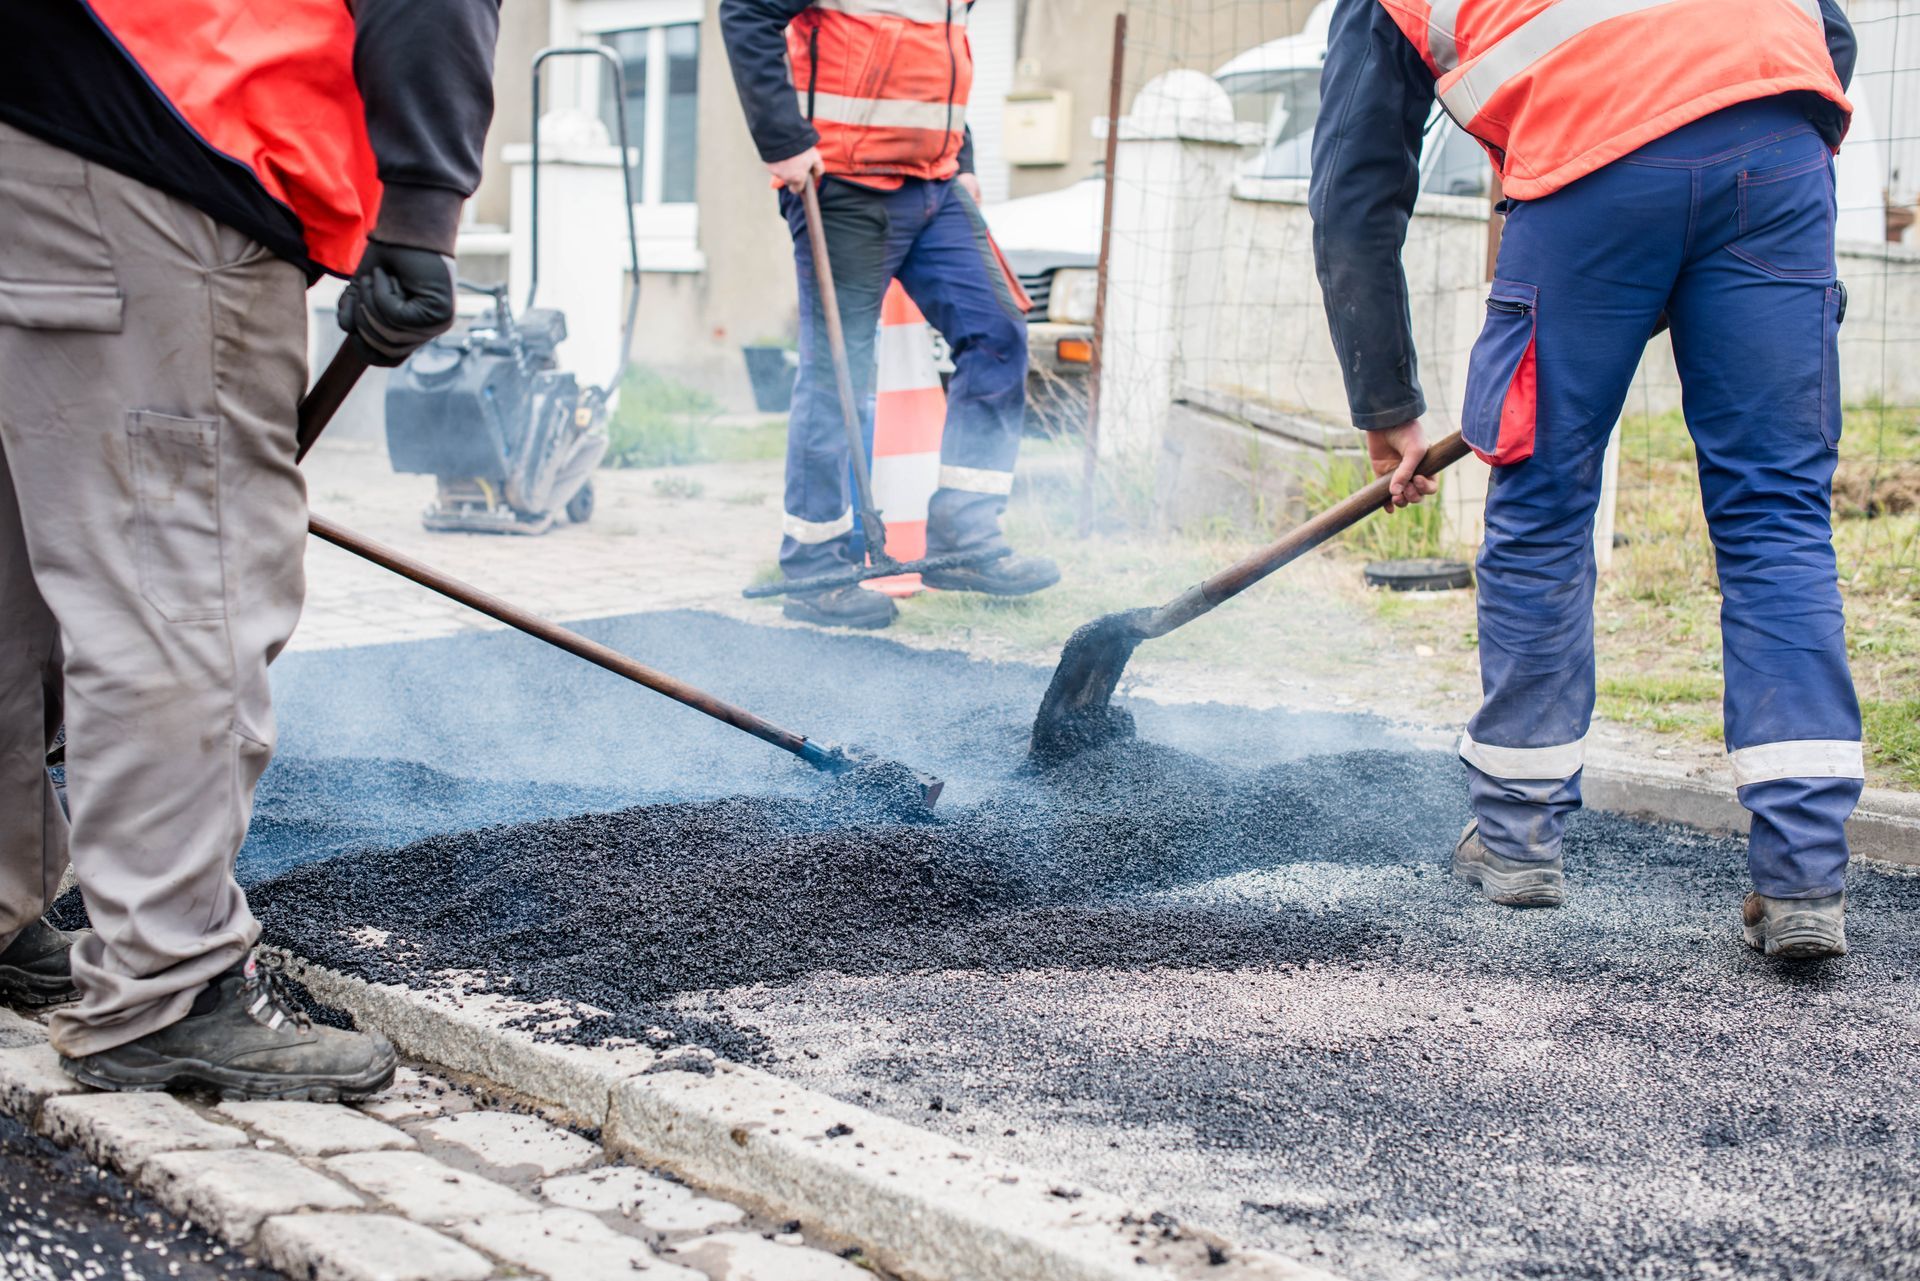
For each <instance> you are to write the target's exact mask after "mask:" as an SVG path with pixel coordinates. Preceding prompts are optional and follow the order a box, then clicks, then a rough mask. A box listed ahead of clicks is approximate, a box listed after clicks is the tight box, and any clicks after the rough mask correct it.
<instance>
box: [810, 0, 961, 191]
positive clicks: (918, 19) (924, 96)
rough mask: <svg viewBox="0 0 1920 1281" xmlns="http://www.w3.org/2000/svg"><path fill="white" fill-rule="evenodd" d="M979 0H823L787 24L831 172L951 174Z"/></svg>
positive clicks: (868, 176) (880, 176)
mask: <svg viewBox="0 0 1920 1281" xmlns="http://www.w3.org/2000/svg"><path fill="white" fill-rule="evenodd" d="M970 3H971V0H814V3H813V4H812V5H810V6H809V7H808V8H807V9H805V10H804V11H803V12H802V13H801V14H800V15H799V16H798V17H796V18H795V19H794V20H793V21H792V22H791V23H790V24H788V26H787V55H788V59H789V61H790V62H791V64H792V67H793V79H794V88H795V89H796V91H797V92H798V94H799V100H800V111H801V114H802V115H805V116H806V117H807V118H808V119H809V120H810V121H811V122H812V123H813V126H814V128H815V129H816V130H818V131H819V134H820V144H819V145H820V156H821V160H822V162H823V163H824V164H825V166H826V170H827V172H828V173H830V174H842V175H847V176H854V177H860V178H862V179H865V180H867V181H869V182H876V185H884V183H885V181H886V180H888V179H901V178H934V179H940V178H950V177H952V176H953V174H954V172H955V171H956V170H958V169H959V167H960V164H959V162H960V148H961V146H962V145H963V144H964V142H965V140H966V134H965V129H966V119H967V110H966V108H967V95H968V92H969V91H970V90H971V88H972V85H973V54H972V52H971V49H970V47H969V45H968V43H967V30H966V19H967V11H968V9H969V7H970Z"/></svg>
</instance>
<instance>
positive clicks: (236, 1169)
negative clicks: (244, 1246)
mask: <svg viewBox="0 0 1920 1281" xmlns="http://www.w3.org/2000/svg"><path fill="white" fill-rule="evenodd" d="M141 1181H142V1183H143V1185H144V1186H145V1187H146V1188H147V1190H148V1191H150V1192H151V1193H152V1194H153V1195H154V1198H155V1199H156V1200H158V1201H159V1202H160V1204H162V1205H164V1206H166V1207H167V1208H168V1209H170V1210H172V1211H173V1212H174V1213H176V1214H184V1215H186V1216H187V1217H188V1218H190V1219H192V1220H193V1221H194V1222H195V1223H198V1224H200V1225H201V1226H202V1227H204V1228H206V1229H207V1230H208V1231H210V1232H213V1233H215V1234H217V1235H218V1236H220V1237H223V1238H224V1239H226V1240H228V1241H233V1242H241V1243H244V1242H249V1241H251V1240H253V1236H254V1233H256V1232H258V1231H259V1230H260V1225H261V1224H262V1223H264V1222H265V1221H266V1220H268V1219H270V1218H272V1217H273V1216H275V1215H278V1214H292V1213H293V1212H295V1211H297V1210H353V1209H358V1208H359V1207H360V1206H361V1205H362V1204H363V1203H362V1202H361V1200H360V1198H359V1197H357V1196H355V1195H354V1194H353V1193H352V1192H350V1191H348V1190H347V1189H346V1188H344V1187H342V1186H341V1185H340V1184H338V1183H336V1182H334V1181H333V1180H332V1179H329V1178H328V1177H327V1176H326V1175H324V1174H321V1173H319V1172H317V1171H315V1170H311V1169H308V1168H307V1167H306V1166H304V1165H302V1164H300V1162H299V1161H297V1160H295V1159H294V1158H293V1157H290V1156H288V1155H286V1154H285V1153H284V1152H262V1151H259V1150H258V1149H252V1148H233V1149H229V1150H225V1151H217V1152H162V1153H160V1154H159V1155H157V1156H155V1157H153V1158H152V1159H150V1160H149V1161H148V1162H147V1164H146V1167H145V1169H144V1170H143V1171H142V1174H141Z"/></svg>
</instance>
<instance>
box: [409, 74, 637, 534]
mask: <svg viewBox="0 0 1920 1281" xmlns="http://www.w3.org/2000/svg"><path fill="white" fill-rule="evenodd" d="M575 55H578V56H588V57H591V56H596V55H603V56H604V59H605V61H606V62H607V63H608V64H610V65H609V67H608V68H607V74H609V75H611V76H612V77H613V84H614V89H615V96H614V101H615V102H625V101H626V99H625V97H624V95H623V94H622V92H621V84H620V81H621V67H620V62H619V59H618V58H616V57H614V55H613V53H612V51H611V50H606V49H564V50H556V49H549V50H543V51H542V52H541V53H540V54H539V55H538V56H536V57H535V58H534V60H533V132H532V137H531V142H532V147H531V151H532V165H531V169H532V172H531V174H530V186H531V193H530V194H531V199H530V200H529V202H528V204H529V210H528V212H529V215H530V216H529V219H528V222H529V228H530V232H531V234H530V236H529V242H530V244H531V246H532V248H531V252H530V255H529V257H530V262H529V268H530V270H529V276H530V280H529V283H528V286H527V304H526V307H525V308H524V309H522V311H521V313H520V315H519V316H518V317H516V316H515V315H514V314H513V308H512V306H511V305H510V304H509V303H508V301H507V288H506V286H504V285H495V286H482V285H470V284H468V283H467V282H465V281H461V282H460V287H461V288H462V289H463V290H467V291H468V292H472V293H481V294H486V295H488V296H490V297H491V298H492V299H493V307H492V309H491V311H490V312H489V313H488V314H486V315H482V316H477V317H475V318H474V319H472V320H471V321H469V322H468V323H467V324H466V325H465V326H464V327H462V328H459V329H456V330H454V331H452V332H450V333H447V334H443V335H441V336H440V337H439V338H436V339H434V340H433V341H432V342H430V343H428V344H427V345H426V346H424V347H422V348H420V349H419V350H418V351H416V352H414V353H413V355H411V356H409V357H408V358H407V360H406V363H404V364H402V365H401V366H400V367H399V368H397V369H395V370H394V371H393V373H392V375H391V376H390V377H389V378H388V380H387V405H386V409H387V455H388V457H389V458H390V459H391V460H392V462H393V469H394V470H395V471H397V472H405V473H409V474H414V475H425V476H432V477H434V478H435V479H436V480H437V481H438V482H439V490H438V492H437V493H436V494H435V496H434V500H433V503H432V505H431V506H429V507H428V508H427V510H426V512H425V513H424V515H423V516H422V520H423V522H424V523H425V525H426V527H427V528H428V529H433V530H443V531H450V532H455V531H457V532H465V533H480V534H544V533H546V532H547V531H548V530H549V529H551V528H553V524H554V521H555V519H556V518H557V517H558V516H559V515H560V514H561V513H562V512H564V513H565V515H566V518H567V519H568V520H570V521H572V522H573V523H575V524H584V523H585V522H586V521H587V520H589V519H590V518H591V517H592V515H593V472H594V469H595V468H596V467H598V466H599V465H600V460H601V459H602V458H604V457H605V456H606V452H607V414H608V410H609V403H608V402H609V400H610V399H611V398H612V396H613V395H614V394H615V393H616V392H617V391H618V390H619V387H620V380H621V378H622V377H624V376H625V374H626V371H627V360H628V355H629V353H630V351H631V350H632V346H633V327H634V320H635V317H636V316H637V315H638V314H639V306H640V248H639V242H638V240H637V239H636V237H635V236H634V227H633V174H632V170H631V167H630V166H628V165H622V166H621V174H622V179H623V194H624V196H625V198H626V204H627V211H626V212H627V253H628V260H629V265H630V268H631V270H632V273H633V275H632V278H631V280H630V281H629V284H628V288H627V314H626V319H625V322H624V323H623V324H622V326H621V330H620V361H619V366H618V367H617V368H616V369H615V370H614V375H613V377H612V379H610V380H609V381H608V382H607V384H606V385H605V386H601V387H594V386H585V387H583V386H581V385H580V383H579V382H578V380H576V379H575V377H574V375H573V374H571V373H569V372H566V371H564V370H562V369H560V368H559V358H558V354H557V352H558V348H559V346H560V343H561V342H562V341H563V340H564V339H565V338H566V336H567V318H566V316H565V315H564V314H563V313H561V312H560V311H557V310H555V309H553V308H551V307H536V306H535V305H534V303H535V300H536V299H537V298H538V296H539V292H540V104H541V92H540V69H541V66H542V64H543V63H545V61H546V60H547V59H548V58H550V57H556V56H575ZM615 114H616V116H617V118H618V128H619V135H620V153H621V155H622V156H623V157H630V156H631V155H632V152H631V151H630V150H629V149H628V146H627V121H626V113H625V112H624V111H621V112H616V113H615Z"/></svg>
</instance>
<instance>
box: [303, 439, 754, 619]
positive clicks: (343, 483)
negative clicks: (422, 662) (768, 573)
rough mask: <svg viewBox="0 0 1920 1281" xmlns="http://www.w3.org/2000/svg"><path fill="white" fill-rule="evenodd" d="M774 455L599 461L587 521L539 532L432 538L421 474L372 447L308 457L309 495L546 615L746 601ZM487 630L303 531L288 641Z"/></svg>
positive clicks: (323, 450) (732, 607) (353, 445)
mask: <svg viewBox="0 0 1920 1281" xmlns="http://www.w3.org/2000/svg"><path fill="white" fill-rule="evenodd" d="M780 468H781V464H780V463H779V462H778V461H777V460H776V461H765V462H734V463H710V464H701V465H698V466H691V467H676V468H673V469H672V470H671V471H670V472H660V471H621V470H603V471H600V472H598V473H597V474H596V475H595V477H594V488H595V491H596V493H597V495H598V500H597V501H598V508H597V510H596V512H595V514H594V517H593V519H592V521H590V522H589V523H587V524H585V525H567V524H561V525H559V526H557V527H555V528H554V529H553V530H552V532H550V533H547V534H544V535H542V536H540V537H538V538H518V537H509V536H502V535H498V534H436V533H429V532H428V531H427V530H426V529H424V528H422V527H421V524H420V513H421V511H422V509H424V508H425V507H426V505H427V503H428V501H429V500H430V499H431V498H432V497H433V481H432V479H431V478H429V477H425V476H400V475H395V474H394V472H393V470H392V468H390V467H389V466H388V465H387V458H386V452H385V450H384V449H383V448H379V447H376V446H373V445H369V444H366V443H363V442H359V441H328V442H326V443H325V444H324V445H323V446H322V447H320V448H319V449H316V450H315V451H314V453H313V456H312V457H311V458H310V459H308V461H307V463H306V472H307V497H308V501H309V503H310V504H311V506H312V508H313V511H314V514H316V515H319V516H325V517H326V518H328V519H329V520H334V521H337V522H339V523H340V524H342V525H345V526H347V527H348V528H349V529H352V530H353V531H354V532H356V533H360V534H364V535H366V536H367V537H369V538H374V539H377V540H379V541H380V542H383V543H386V544H388V545H389V546H392V547H397V548H399V549H400V550H401V551H404V552H407V553H408V554H410V555H413V556H416V557H419V558H420V559H422V560H425V561H427V562H428V563H429V564H432V565H433V566H435V567H436V568H439V569H443V570H445V571H447V572H448V573H450V574H453V575H454V576H456V577H459V578H464V579H466V580H467V581H468V582H470V583H472V584H474V585H475V586H477V587H482V588H484V589H486V590H488V591H490V592H493V593H495V594H496V595H499V596H504V597H505V598H507V599H508V600H510V601H512V602H513V603H514V604H516V605H520V606H522V607H524V608H526V609H530V610H532V611H534V612H535V613H536V614H541V615H543V616H545V617H548V618H554V619H569V618H592V617H596V616H604V615H609V614H625V613H630V612H632V611H633V610H636V609H665V608H671V607H675V606H698V607H700V608H704V609H722V610H725V611H747V610H751V611H752V612H753V613H754V614H755V615H764V614H766V613H767V612H768V611H767V610H766V609H765V608H764V607H761V608H757V609H756V608H753V607H751V606H749V605H748V604H747V602H745V601H743V600H741V598H740V589H741V588H742V587H744V586H745V585H746V584H747V583H749V582H751V581H752V580H753V577H754V576H755V574H757V573H759V572H761V571H762V570H764V569H766V568H767V567H769V566H771V565H772V564H773V559H774V550H775V545H776V541H777V539H778V537H779V522H780V515H779V510H780V504H779V494H780ZM497 627H498V624H496V623H494V622H493V621H492V620H491V619H488V618H484V617H482V616H481V615H479V614H476V613H474V612H473V611H472V610H470V609H468V608H466V606H464V605H457V604H455V603H454V602H452V601H450V600H447V599H445V598H443V597H440V596H437V595H435V594H434V593H432V592H429V591H427V590H426V589H424V588H422V587H419V586H417V585H415V584H413V583H410V582H408V581H407V580H405V579H403V578H401V577H399V576H398V575H396V574H392V573H389V572H388V571H386V570H384V569H379V568H377V567H375V566H373V565H369V564H368V563H367V562H365V561H363V560H361V559H359V558H358V557H356V556H353V555H351V554H349V553H347V552H344V551H341V550H340V549H339V548H337V547H333V546H331V545H329V544H326V543H322V542H320V541H319V540H318V539H311V540H309V542H308V549H307V604H306V610H305V612H304V613H303V614H302V616H301V621H300V627H299V630H298V631H296V632H295V633H294V637H293V642H292V644H291V646H290V648H292V649H296V650H298V649H334V648H338V647H340V646H343V645H367V644H377V643H379V642H382V641H394V640H415V639H419V638H421V637H426V636H449V635H452V634H454V633H456V632H462V631H475V630H493V629H496V628H497Z"/></svg>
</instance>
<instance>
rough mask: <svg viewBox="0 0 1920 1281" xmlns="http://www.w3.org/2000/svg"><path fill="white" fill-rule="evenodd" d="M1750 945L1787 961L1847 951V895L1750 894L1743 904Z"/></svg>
mask: <svg viewBox="0 0 1920 1281" xmlns="http://www.w3.org/2000/svg"><path fill="white" fill-rule="evenodd" d="M1740 934H1741V937H1743V938H1745V939H1746V941H1747V946H1748V947H1750V948H1752V949H1753V950H1754V951H1756V952H1765V953H1766V954H1767V955H1768V956H1777V957H1779V958H1781V959H1782V960H1787V961H1818V960H1822V959H1824V958H1826V957H1829V956H1845V955H1846V954H1847V896H1846V894H1845V893H1844V892H1843V893H1840V894H1829V895H1827V896H1826V897H1825V898H1768V897H1767V896H1766V895H1764V894H1759V893H1749V894H1748V895H1747V898H1746V901H1745V902H1744V903H1742V904H1741V905H1740Z"/></svg>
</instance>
